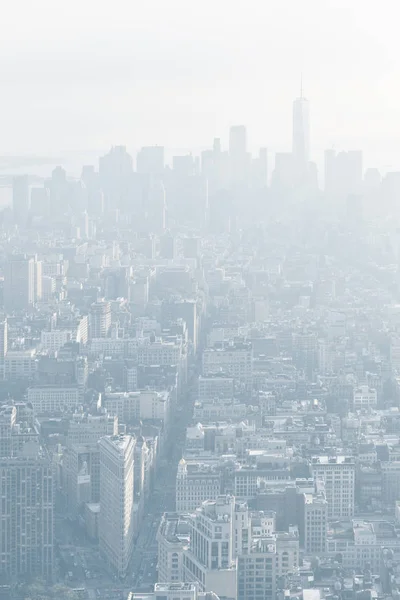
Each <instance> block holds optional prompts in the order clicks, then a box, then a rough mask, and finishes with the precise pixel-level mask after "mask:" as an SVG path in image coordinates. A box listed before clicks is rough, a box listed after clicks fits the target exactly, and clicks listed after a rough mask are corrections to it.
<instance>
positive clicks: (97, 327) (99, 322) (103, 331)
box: [89, 300, 111, 339]
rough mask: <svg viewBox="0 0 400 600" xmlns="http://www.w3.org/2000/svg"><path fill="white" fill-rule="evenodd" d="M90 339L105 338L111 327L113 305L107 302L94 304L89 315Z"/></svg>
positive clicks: (102, 301) (100, 301) (101, 301)
mask: <svg viewBox="0 0 400 600" xmlns="http://www.w3.org/2000/svg"><path fill="white" fill-rule="evenodd" d="M89 323H90V326H89V329H90V337H91V338H92V339H93V338H105V337H107V336H108V332H109V331H110V327H111V304H110V302H108V301H107V300H99V301H98V302H93V304H92V305H91V307H90V315H89Z"/></svg>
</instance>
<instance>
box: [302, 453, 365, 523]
mask: <svg viewBox="0 0 400 600" xmlns="http://www.w3.org/2000/svg"><path fill="white" fill-rule="evenodd" d="M311 468H312V473H313V477H314V480H315V482H318V481H319V480H321V481H323V482H324V483H325V492H326V499H327V501H328V516H329V518H330V519H343V518H349V517H352V516H353V515H354V491H355V461H354V457H352V456H332V457H331V456H315V457H313V458H312V461H311Z"/></svg>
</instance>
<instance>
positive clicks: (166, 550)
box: [157, 513, 190, 582]
mask: <svg viewBox="0 0 400 600" xmlns="http://www.w3.org/2000/svg"><path fill="white" fill-rule="evenodd" d="M157 542H158V578H159V580H160V581H171V582H175V581H184V579H183V554H184V551H185V550H187V549H188V548H189V542H190V539H189V523H188V520H187V517H186V518H185V516H184V515H182V516H179V515H177V514H175V513H164V515H163V516H162V517H161V523H160V526H159V528H158V531H157Z"/></svg>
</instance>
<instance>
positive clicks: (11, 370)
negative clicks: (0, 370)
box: [4, 349, 37, 381]
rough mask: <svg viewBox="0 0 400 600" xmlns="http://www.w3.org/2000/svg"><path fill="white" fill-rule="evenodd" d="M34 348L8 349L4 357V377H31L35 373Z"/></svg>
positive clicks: (14, 378) (15, 378)
mask: <svg viewBox="0 0 400 600" xmlns="http://www.w3.org/2000/svg"><path fill="white" fill-rule="evenodd" d="M36 369H37V360H36V350H34V349H32V350H9V351H8V352H7V354H6V356H5V358H4V377H5V379H11V380H13V381H15V380H17V379H32V378H33V377H34V375H35V373H36Z"/></svg>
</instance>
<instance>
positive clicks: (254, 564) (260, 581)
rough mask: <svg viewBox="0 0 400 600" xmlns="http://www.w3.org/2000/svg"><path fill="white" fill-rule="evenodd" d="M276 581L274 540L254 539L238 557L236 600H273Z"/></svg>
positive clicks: (271, 538) (270, 538) (269, 538)
mask: <svg viewBox="0 0 400 600" xmlns="http://www.w3.org/2000/svg"><path fill="white" fill-rule="evenodd" d="M276 579H277V552H276V540H275V539H274V538H273V537H267V538H256V539H255V540H254V541H253V542H252V543H251V545H250V548H249V551H248V552H247V553H244V554H241V555H240V556H239V557H238V564H237V600H274V599H275V597H276V596H275V594H276Z"/></svg>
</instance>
